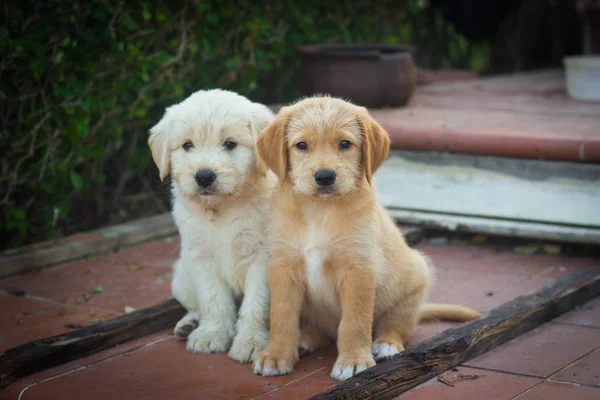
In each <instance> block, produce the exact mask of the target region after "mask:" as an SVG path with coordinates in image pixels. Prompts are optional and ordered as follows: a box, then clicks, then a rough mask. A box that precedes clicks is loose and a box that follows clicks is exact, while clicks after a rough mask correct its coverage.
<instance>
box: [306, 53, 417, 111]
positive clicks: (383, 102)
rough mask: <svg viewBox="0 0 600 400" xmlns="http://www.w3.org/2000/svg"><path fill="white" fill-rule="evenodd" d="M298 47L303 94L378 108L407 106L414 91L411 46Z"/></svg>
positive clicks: (414, 77) (414, 76)
mask: <svg viewBox="0 0 600 400" xmlns="http://www.w3.org/2000/svg"><path fill="white" fill-rule="evenodd" d="M298 50H299V51H300V53H301V54H302V57H303V66H302V82H301V91H302V94H303V95H314V94H318V93H319V94H329V95H331V96H335V97H342V98H345V99H348V100H350V101H352V102H354V103H356V104H358V105H361V106H365V107H369V108H378V107H386V106H387V107H400V106H404V105H406V103H408V101H409V100H410V97H411V96H412V94H413V91H414V88H415V83H416V74H415V68H414V64H413V58H412V52H413V51H414V47H412V46H409V45H395V46H386V45H355V44H346V45H323V46H319V45H315V46H300V47H299V48H298Z"/></svg>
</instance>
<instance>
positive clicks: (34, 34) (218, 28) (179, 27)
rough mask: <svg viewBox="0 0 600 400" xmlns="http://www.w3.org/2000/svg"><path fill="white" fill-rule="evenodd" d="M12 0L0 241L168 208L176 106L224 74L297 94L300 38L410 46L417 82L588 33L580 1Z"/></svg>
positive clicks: (283, 98)
mask: <svg viewBox="0 0 600 400" xmlns="http://www.w3.org/2000/svg"><path fill="white" fill-rule="evenodd" d="M579 3H581V2H579ZM1 13H2V24H1V26H0V149H2V150H1V151H2V157H1V160H0V162H1V167H0V193H1V195H0V212H1V214H2V221H1V226H0V238H1V239H0V247H1V248H8V247H14V246H19V245H23V244H26V243H31V242H37V241H42V240H47V239H52V238H56V237H59V236H61V235H65V234H70V233H73V232H78V231H83V230H89V229H93V228H97V227H100V226H105V225H109V224H114V223H119V222H123V221H127V220H131V219H134V218H139V217H142V216H148V215H154V214H157V213H162V212H166V211H168V210H169V185H168V184H166V185H165V184H163V185H161V184H160V182H159V180H158V174H157V172H156V168H155V166H154V164H153V163H152V160H151V157H150V153H149V150H148V147H147V136H148V129H149V128H150V127H151V126H152V125H153V124H154V123H155V122H156V121H157V120H158V119H159V118H160V117H161V116H162V113H163V112H164V109H165V107H166V106H167V105H169V104H172V103H174V102H178V101H181V100H182V99H184V98H185V97H186V96H188V95H189V94H191V93H193V92H194V91H196V90H199V89H205V88H215V87H220V88H225V89H230V90H234V91H237V92H239V93H241V94H243V95H246V96H248V97H250V98H251V99H253V100H255V101H259V102H263V103H266V104H278V103H284V102H288V101H291V100H294V99H296V98H297V97H298V96H299V95H300V94H301V93H302V90H301V87H300V85H301V82H302V80H301V79H299V77H300V74H301V69H302V55H301V54H300V53H299V51H298V46H300V45H307V44H332V43H336V44H340V43H363V44H368V43H377V44H388V45H398V44H406V45H412V46H414V48H415V51H414V52H413V57H414V60H415V64H416V67H417V69H416V71H417V72H416V74H417V75H416V79H417V82H419V81H423V80H426V77H427V74H426V73H427V71H430V70H440V69H442V70H447V71H450V72H452V71H454V73H459V72H460V73H470V74H471V73H473V74H478V75H479V76H485V75H489V74H498V73H511V72H520V71H528V70H533V69H540V68H549V67H557V66H558V67H560V66H561V65H562V59H563V57H564V56H565V55H570V54H579V53H581V52H582V51H584V50H585V49H584V47H585V46H586V40H585V39H584V38H585V35H584V22H583V21H584V20H583V16H582V14H581V12H579V11H578V9H577V4H576V2H575V1H570V0H522V1H517V0H488V1H479V0H456V1H451V0H445V1H444V0H429V1H427V0H420V1H378V2H373V1H354V0H352V1H351V0H347V1H346V0H339V1H329V2H317V1H307V2H294V1H287V0H282V1H277V2H272V1H239V2H233V1H222V0H220V1H212V0H205V1H200V0H196V1H170V2H167V1H160V0H158V1H144V2H139V1H127V2H125V1H98V0H93V1H92V0H86V1H79V0H75V1H73V0H70V1H64V0H54V1H44V2H39V1H23V0H22V1H4V2H3V5H2V10H1ZM587 45H589V43H588V44H587Z"/></svg>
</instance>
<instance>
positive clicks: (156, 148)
mask: <svg viewBox="0 0 600 400" xmlns="http://www.w3.org/2000/svg"><path fill="white" fill-rule="evenodd" d="M167 114H168V110H167V113H165V115H164V116H163V117H162V119H161V120H160V121H159V122H158V123H157V124H156V125H154V126H153V127H152V128H151V129H150V137H149V138H148V146H150V150H151V151H152V158H153V159H154V163H155V164H156V166H157V167H158V172H159V174H160V180H161V181H162V180H163V179H165V177H166V176H167V175H169V172H170V170H171V152H170V151H169V143H168V140H167V138H168V134H169V133H168V129H167V128H168V121H169V119H168V115H167Z"/></svg>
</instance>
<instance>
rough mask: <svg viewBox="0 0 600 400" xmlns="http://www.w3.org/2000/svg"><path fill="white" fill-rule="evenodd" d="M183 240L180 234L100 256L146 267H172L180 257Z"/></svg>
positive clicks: (115, 261)
mask: <svg viewBox="0 0 600 400" xmlns="http://www.w3.org/2000/svg"><path fill="white" fill-rule="evenodd" d="M180 246H181V241H180V238H179V236H174V237H171V238H167V239H161V240H153V241H151V242H147V243H143V244H140V245H136V246H132V247H128V248H124V249H121V250H119V251H117V252H114V253H110V254H107V255H104V256H100V257H98V260H100V261H103V262H108V263H119V264H134V265H140V266H144V267H159V268H163V269H167V268H168V269H170V268H172V267H173V263H174V262H175V261H176V260H177V258H178V257H179V251H180Z"/></svg>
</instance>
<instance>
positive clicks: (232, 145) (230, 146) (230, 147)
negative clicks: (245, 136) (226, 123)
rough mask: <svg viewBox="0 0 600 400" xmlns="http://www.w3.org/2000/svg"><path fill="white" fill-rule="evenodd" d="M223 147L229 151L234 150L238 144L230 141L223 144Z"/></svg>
mask: <svg viewBox="0 0 600 400" xmlns="http://www.w3.org/2000/svg"><path fill="white" fill-rule="evenodd" d="M223 146H225V148H226V149H227V150H233V149H235V148H236V147H237V143H236V142H234V141H233V140H228V141H226V142H225V143H223Z"/></svg>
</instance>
